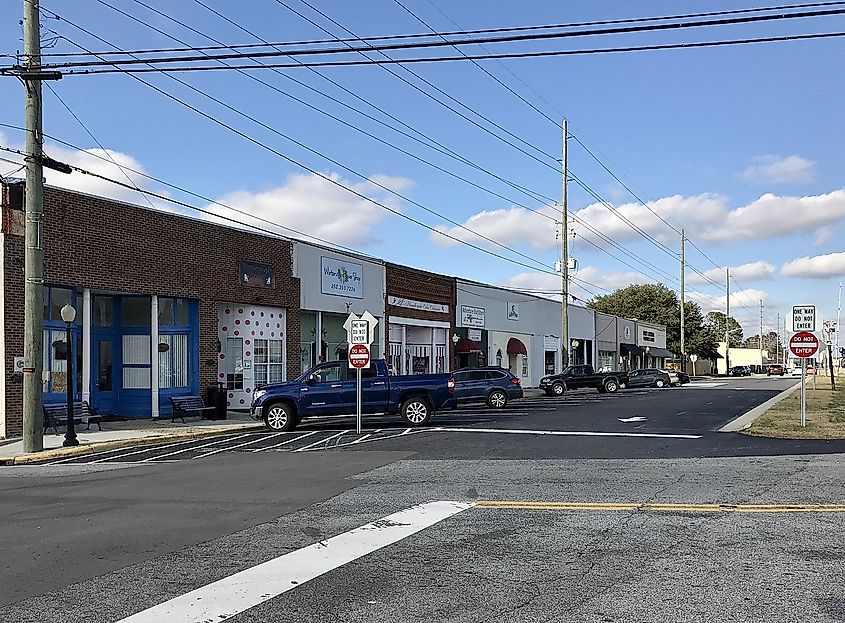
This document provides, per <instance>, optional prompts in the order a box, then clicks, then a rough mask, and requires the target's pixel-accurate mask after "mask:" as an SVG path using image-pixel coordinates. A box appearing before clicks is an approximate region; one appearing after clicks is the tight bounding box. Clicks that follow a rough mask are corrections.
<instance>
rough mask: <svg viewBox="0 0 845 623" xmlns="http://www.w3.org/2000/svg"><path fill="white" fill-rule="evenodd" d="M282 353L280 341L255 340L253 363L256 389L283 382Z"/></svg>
mask: <svg viewBox="0 0 845 623" xmlns="http://www.w3.org/2000/svg"><path fill="white" fill-rule="evenodd" d="M282 352H283V351H282V340H255V352H254V354H253V361H254V368H255V386H256V387H258V386H260V385H266V384H267V383H278V382H279V381H283V380H284V378H285V375H284V361H283V355H282Z"/></svg>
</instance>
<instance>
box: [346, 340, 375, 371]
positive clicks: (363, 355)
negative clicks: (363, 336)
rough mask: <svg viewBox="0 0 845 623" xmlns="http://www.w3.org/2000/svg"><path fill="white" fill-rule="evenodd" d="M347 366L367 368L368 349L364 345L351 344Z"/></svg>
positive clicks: (368, 365) (368, 360)
mask: <svg viewBox="0 0 845 623" xmlns="http://www.w3.org/2000/svg"><path fill="white" fill-rule="evenodd" d="M349 365H350V366H352V367H353V368H369V367H370V349H369V348H367V346H366V345H365V344H353V345H352V346H350V348H349Z"/></svg>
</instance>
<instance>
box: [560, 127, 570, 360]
mask: <svg viewBox="0 0 845 623" xmlns="http://www.w3.org/2000/svg"><path fill="white" fill-rule="evenodd" d="M567 139H568V124H567V122H566V119H564V120H563V154H562V155H563V157H562V158H561V174H562V177H563V189H562V197H561V199H562V200H561V202H560V241H561V259H560V280H561V294H562V296H561V299H560V306H561V307H560V348H561V369H563V368H565V367H566V366H568V365H569V308H568V305H569V223H568V219H567V216H566V210H567V200H566V176H567V174H568V172H569V167H568V165H567V160H568V155H567Z"/></svg>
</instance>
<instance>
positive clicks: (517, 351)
mask: <svg viewBox="0 0 845 623" xmlns="http://www.w3.org/2000/svg"><path fill="white" fill-rule="evenodd" d="M507 351H508V355H527V354H528V349H527V348H525V344H523V343H522V341H521V340H518V339H517V338H515V337H512V338H511V339H509V340H508V348H507Z"/></svg>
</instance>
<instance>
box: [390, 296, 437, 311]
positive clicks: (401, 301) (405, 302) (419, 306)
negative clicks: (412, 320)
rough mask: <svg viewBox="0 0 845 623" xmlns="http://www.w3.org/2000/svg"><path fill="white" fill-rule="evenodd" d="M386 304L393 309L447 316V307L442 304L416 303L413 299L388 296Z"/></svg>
mask: <svg viewBox="0 0 845 623" xmlns="http://www.w3.org/2000/svg"><path fill="white" fill-rule="evenodd" d="M387 304H388V305H393V306H394V307H405V308H407V309H416V310H417V311H427V312H435V313H438V314H448V313H449V306H448V305H443V304H442V303H430V302H428V301H416V300H414V299H406V298H402V297H401V296H388V297H387Z"/></svg>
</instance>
